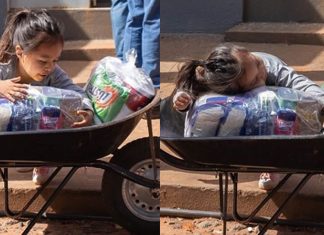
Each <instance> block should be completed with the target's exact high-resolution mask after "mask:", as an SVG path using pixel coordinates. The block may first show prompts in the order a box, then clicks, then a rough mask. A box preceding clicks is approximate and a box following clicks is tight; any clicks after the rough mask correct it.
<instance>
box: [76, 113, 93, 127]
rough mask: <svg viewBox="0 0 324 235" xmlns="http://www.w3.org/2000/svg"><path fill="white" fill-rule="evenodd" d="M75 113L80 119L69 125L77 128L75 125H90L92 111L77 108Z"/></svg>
mask: <svg viewBox="0 0 324 235" xmlns="http://www.w3.org/2000/svg"><path fill="white" fill-rule="evenodd" d="M77 114H78V116H79V117H81V121H78V122H74V123H73V124H72V125H71V127H73V128H77V127H84V126H90V125H91V124H92V121H93V112H92V111H91V110H82V109H81V110H78V111H77Z"/></svg>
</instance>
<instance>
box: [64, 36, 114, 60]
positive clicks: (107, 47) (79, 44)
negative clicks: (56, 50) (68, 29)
mask: <svg viewBox="0 0 324 235" xmlns="http://www.w3.org/2000/svg"><path fill="white" fill-rule="evenodd" d="M106 56H115V44H114V40H112V39H104V40H103V39H102V40H76V41H74V40H67V41H65V44H64V50H63V52H62V55H61V58H60V59H61V60H73V61H74V60H76V61H80V60H86V61H91V60H100V59H102V58H103V57H106Z"/></svg>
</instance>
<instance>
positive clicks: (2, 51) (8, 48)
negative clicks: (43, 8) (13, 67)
mask: <svg viewBox="0 0 324 235" xmlns="http://www.w3.org/2000/svg"><path fill="white" fill-rule="evenodd" d="M27 13H28V11H27V10H22V11H19V12H17V13H16V14H14V15H12V16H10V17H9V18H8V19H7V21H6V24H5V30H4V32H3V34H2V37H1V40H0V62H1V63H6V62H8V61H9V59H10V57H11V56H12V55H13V54H14V53H15V52H14V45H13V37H14V33H15V31H16V28H17V25H19V23H20V22H21V20H23V19H24V18H26V16H27Z"/></svg>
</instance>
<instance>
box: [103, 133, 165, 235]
mask: <svg viewBox="0 0 324 235" xmlns="http://www.w3.org/2000/svg"><path fill="white" fill-rule="evenodd" d="M148 141H149V139H148V138H142V139H137V140H135V141H133V142H131V143H129V144H127V145H125V146H124V147H122V148H121V149H120V150H119V151H118V152H117V154H115V155H114V156H113V157H112V159H111V160H110V162H112V163H115V164H117V165H119V166H121V167H123V168H125V169H127V170H129V169H131V168H132V167H133V166H135V165H136V164H137V163H139V162H141V161H143V160H147V159H150V158H151V157H150V149H149V142H148ZM154 143H155V150H156V151H155V152H156V155H155V156H159V155H158V154H159V147H160V145H159V138H158V137H154ZM159 169H160V168H158V170H159ZM124 180H126V179H125V178H123V177H122V176H120V175H119V174H117V173H115V172H113V171H107V170H106V171H105V172H104V175H103V178H102V185H101V189H102V196H103V201H104V203H105V205H106V207H107V210H108V211H109V213H110V214H111V216H112V218H113V220H114V222H116V223H117V224H119V225H121V226H122V227H124V228H125V229H127V230H128V231H130V232H132V233H135V234H149V235H154V234H160V221H159V220H158V221H156V222H155V221H147V220H144V219H142V218H139V217H137V216H136V215H134V214H133V213H132V212H131V211H130V210H129V209H128V208H127V206H126V205H125V202H124V199H123V196H122V184H123V181H124Z"/></svg>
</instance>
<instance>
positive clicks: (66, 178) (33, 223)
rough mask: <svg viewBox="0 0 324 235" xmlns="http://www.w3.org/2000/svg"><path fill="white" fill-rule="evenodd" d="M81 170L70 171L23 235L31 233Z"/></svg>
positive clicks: (74, 168)
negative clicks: (75, 174)
mask: <svg viewBox="0 0 324 235" xmlns="http://www.w3.org/2000/svg"><path fill="white" fill-rule="evenodd" d="M78 169H79V167H72V169H71V170H70V171H69V173H68V174H67V175H66V176H65V178H64V179H63V181H62V182H61V183H60V184H59V186H58V187H57V188H56V189H55V190H54V192H53V193H52V194H51V196H50V197H49V198H48V200H47V201H46V203H45V204H44V205H43V207H42V208H41V209H40V210H39V212H38V213H37V215H36V216H35V217H34V218H33V219H32V220H30V222H29V224H28V226H27V228H26V229H25V230H24V232H23V233H22V235H27V234H28V233H29V231H30V230H31V229H32V228H33V226H34V225H35V223H36V222H37V220H39V218H40V217H41V216H42V215H43V214H44V212H45V211H46V210H47V208H48V207H49V206H50V205H51V204H52V203H53V201H54V200H55V199H56V198H57V196H58V194H59V193H60V192H61V191H62V189H63V187H64V186H65V185H66V183H67V182H69V180H70V179H71V177H72V176H73V175H74V173H75V172H76V171H77V170H78Z"/></svg>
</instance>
